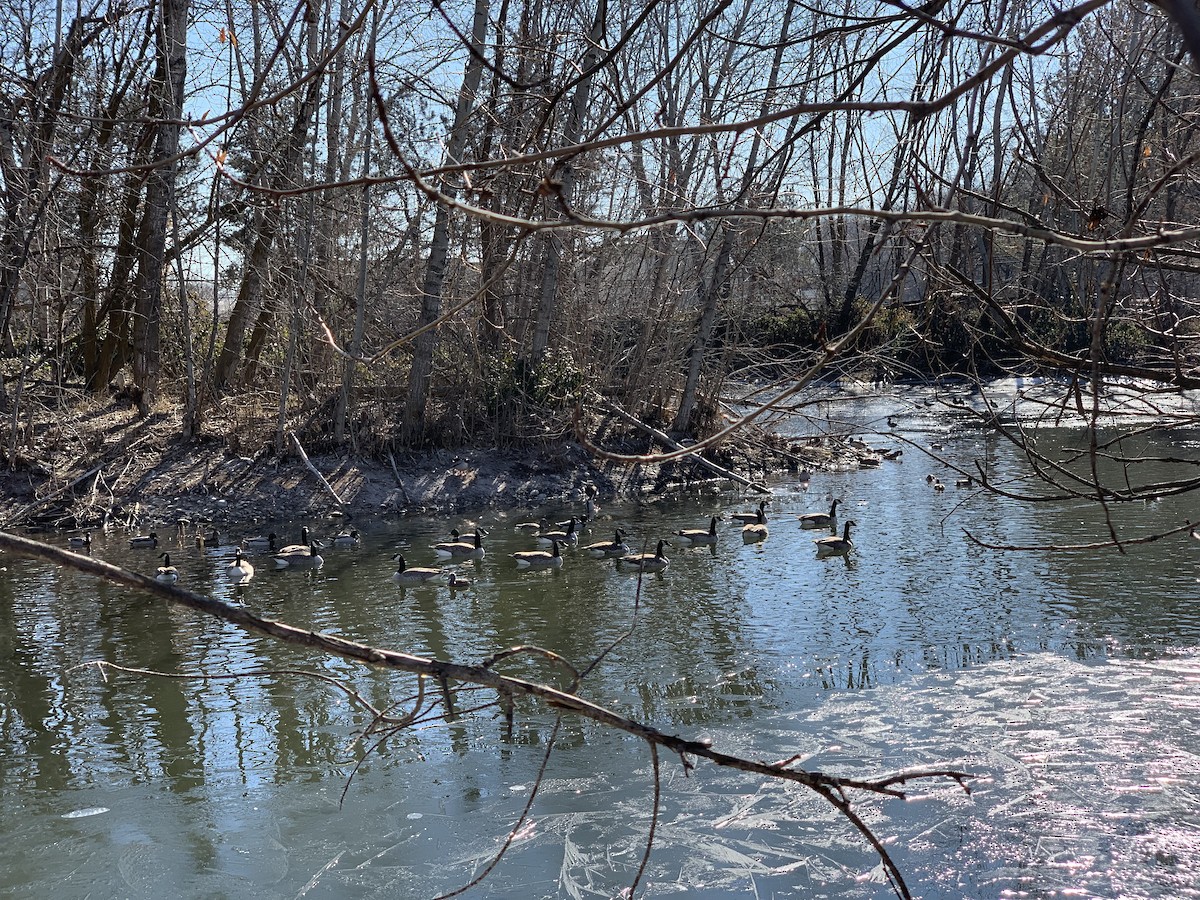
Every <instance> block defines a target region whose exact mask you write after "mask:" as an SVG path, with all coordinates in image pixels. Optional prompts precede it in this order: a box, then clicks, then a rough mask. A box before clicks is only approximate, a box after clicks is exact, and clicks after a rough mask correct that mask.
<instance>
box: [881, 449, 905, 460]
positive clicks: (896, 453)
mask: <svg viewBox="0 0 1200 900" xmlns="http://www.w3.org/2000/svg"><path fill="white" fill-rule="evenodd" d="M882 455H883V458H884V459H899V458H900V457H902V456H903V455H904V451H903V450H901V449H899V448H897V449H895V450H884V451H883V454H882Z"/></svg>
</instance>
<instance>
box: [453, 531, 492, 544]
mask: <svg viewBox="0 0 1200 900" xmlns="http://www.w3.org/2000/svg"><path fill="white" fill-rule="evenodd" d="M476 534H479V535H482V536H483V537H487V535H488V533H487V532H486V531H485V530H484V529H482V528H477V529H475V530H474V531H467V532H461V531H459V530H458V529H457V528H451V529H450V538H451V540H450V541H449V543H452V544H473V543H475V535H476Z"/></svg>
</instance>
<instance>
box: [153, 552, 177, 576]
mask: <svg viewBox="0 0 1200 900" xmlns="http://www.w3.org/2000/svg"><path fill="white" fill-rule="evenodd" d="M158 558H159V559H161V560H162V561H163V564H162V565H161V566H159V567H158V570H157V571H156V572H155V573H154V577H155V578H156V579H157V580H158V581H165V582H168V583H169V582H173V581H178V580H179V570H178V569H176V568H175V567H174V566H173V565H171V554H170V553H160V554H158Z"/></svg>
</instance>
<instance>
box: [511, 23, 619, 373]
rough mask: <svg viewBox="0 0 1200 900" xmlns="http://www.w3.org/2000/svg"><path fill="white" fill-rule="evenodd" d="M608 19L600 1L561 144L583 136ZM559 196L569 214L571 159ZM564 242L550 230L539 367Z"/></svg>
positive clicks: (532, 352) (532, 354) (536, 339)
mask: <svg viewBox="0 0 1200 900" xmlns="http://www.w3.org/2000/svg"><path fill="white" fill-rule="evenodd" d="M607 18H608V2H607V0H600V3H599V5H598V7H597V8H596V18H595V20H594V21H593V22H592V30H591V31H589V32H588V38H587V40H588V46H587V51H586V52H585V53H584V54H583V60H582V61H581V62H580V71H582V72H583V75H582V77H581V78H580V79H579V83H578V84H576V85H575V95H574V96H573V97H572V99H571V107H570V111H569V113H568V115H567V121H566V124H565V125H564V127H563V135H562V142H563V144H566V145H570V144H574V143H577V142H578V141H579V138H580V135H581V134H582V133H583V116H584V113H585V112H586V111H587V106H588V103H590V102H591V95H592V77H593V75H594V74H595V73H594V70H595V68H596V63H597V62H598V61H599V59H600V48H601V45H602V43H603V41H604V27H605V20H606V19H607ZM557 180H558V188H557V191H558V194H559V197H560V200H561V202H562V205H563V208H564V211H568V212H569V211H570V209H571V204H572V201H573V200H574V198H575V166H574V165H573V164H572V162H571V159H570V158H567V159H565V160H563V161H562V163H561V164H560V165H559V167H558V179H557ZM562 254H563V241H562V237H561V235H560V234H559V232H558V231H551V232H549V234H548V235H547V237H546V253H545V256H544V257H543V263H542V279H541V283H540V285H539V287H538V308H537V318H536V319H535V320H534V326H533V341H532V343H531V345H530V348H529V358H530V361H531V362H532V363H533V364H534V365H537V364H538V363H539V362H541V361H542V357H543V356H545V355H546V350H547V348H549V346H550V326H551V324H552V322H553V321H554V310H555V307H556V306H557V305H558V304H557V300H558V273H559V269H560V268H561V266H562Z"/></svg>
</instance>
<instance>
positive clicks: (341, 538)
mask: <svg viewBox="0 0 1200 900" xmlns="http://www.w3.org/2000/svg"><path fill="white" fill-rule="evenodd" d="M358 544H359V537H358V529H355V528H351V529H350V530H349V531H342V532H339V533H338V534H337V536H336V537H334V539H333V546H335V547H357V546H358Z"/></svg>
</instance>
